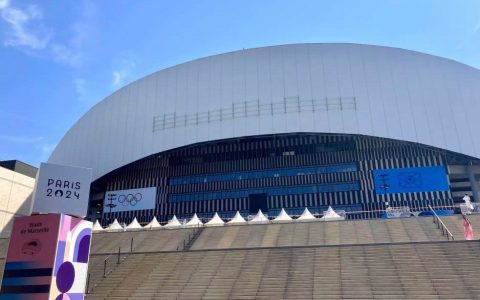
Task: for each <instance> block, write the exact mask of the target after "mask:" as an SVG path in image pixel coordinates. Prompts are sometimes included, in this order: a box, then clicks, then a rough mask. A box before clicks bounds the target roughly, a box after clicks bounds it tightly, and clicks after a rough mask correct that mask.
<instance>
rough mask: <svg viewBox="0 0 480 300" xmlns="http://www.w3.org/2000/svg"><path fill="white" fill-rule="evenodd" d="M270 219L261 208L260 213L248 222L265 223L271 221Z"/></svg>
mask: <svg viewBox="0 0 480 300" xmlns="http://www.w3.org/2000/svg"><path fill="white" fill-rule="evenodd" d="M269 222H270V220H268V218H267V217H265V215H264V214H263V213H262V210H261V209H259V210H258V213H257V214H256V215H255V217H253V219H251V220H250V221H249V222H248V223H250V224H265V223H269Z"/></svg>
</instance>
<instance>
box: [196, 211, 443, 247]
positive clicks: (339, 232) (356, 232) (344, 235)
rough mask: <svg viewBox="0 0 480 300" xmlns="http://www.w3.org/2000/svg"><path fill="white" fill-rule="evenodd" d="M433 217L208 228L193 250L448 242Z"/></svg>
mask: <svg viewBox="0 0 480 300" xmlns="http://www.w3.org/2000/svg"><path fill="white" fill-rule="evenodd" d="M444 240H446V237H444V236H442V234H441V232H440V230H438V229H437V228H436V225H435V224H433V218H431V217H426V218H405V219H374V220H351V221H335V222H308V223H285V224H269V225H244V226H223V227H218V228H213V227H212V228H205V230H204V231H203V233H202V234H201V235H200V236H199V237H198V239H197V240H196V242H195V243H194V244H193V245H192V247H191V249H192V250H200V249H228V248H251V247H282V246H307V245H347V244H375V243H392V242H393V243H395V242H418V241H444Z"/></svg>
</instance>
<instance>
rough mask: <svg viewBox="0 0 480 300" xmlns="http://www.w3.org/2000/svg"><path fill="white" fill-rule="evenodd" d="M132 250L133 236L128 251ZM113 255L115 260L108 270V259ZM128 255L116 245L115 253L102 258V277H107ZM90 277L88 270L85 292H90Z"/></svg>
mask: <svg viewBox="0 0 480 300" xmlns="http://www.w3.org/2000/svg"><path fill="white" fill-rule="evenodd" d="M132 252H133V237H132V239H131V240H130V253H132ZM122 254H124V255H125V256H124V257H123V259H120V256H121V255H122ZM114 256H116V257H117V262H116V263H115V264H114V265H113V267H112V268H111V269H109V270H107V269H108V265H109V261H111V259H113V258H114ZM127 257H128V253H122V252H121V248H120V247H118V252H117V253H116V254H110V255H108V256H107V257H106V258H105V259H104V260H103V278H107V276H108V275H109V274H110V273H112V272H113V271H114V270H115V268H116V267H117V266H118V265H119V264H120V263H121V262H122V261H124V260H125V259H126V258H127ZM90 277H91V273H90V272H89V273H88V274H87V284H86V288H85V294H90V292H91V290H90Z"/></svg>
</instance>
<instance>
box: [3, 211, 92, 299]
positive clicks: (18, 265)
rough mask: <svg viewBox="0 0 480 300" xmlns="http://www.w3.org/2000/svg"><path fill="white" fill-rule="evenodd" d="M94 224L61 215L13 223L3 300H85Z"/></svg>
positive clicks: (28, 217)
mask: <svg viewBox="0 0 480 300" xmlns="http://www.w3.org/2000/svg"><path fill="white" fill-rule="evenodd" d="M91 235H92V223H91V222H89V221H85V220H82V219H80V218H76V217H71V216H67V215H61V214H46V215H33V216H27V217H17V218H15V219H14V222H13V229H12V235H11V238H10V244H9V247H8V252H7V258H6V263H5V271H4V273H3V279H2V284H1V288H0V300H1V299H39V300H40V299H45V300H47V299H83V294H84V289H85V285H86V279H87V267H88V257H89V254H90V241H91Z"/></svg>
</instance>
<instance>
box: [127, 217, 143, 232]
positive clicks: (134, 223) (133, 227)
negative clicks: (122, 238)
mask: <svg viewBox="0 0 480 300" xmlns="http://www.w3.org/2000/svg"><path fill="white" fill-rule="evenodd" d="M141 229H142V225H140V224H139V223H138V221H137V217H135V218H133V221H132V223H130V224H128V226H127V230H141Z"/></svg>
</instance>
